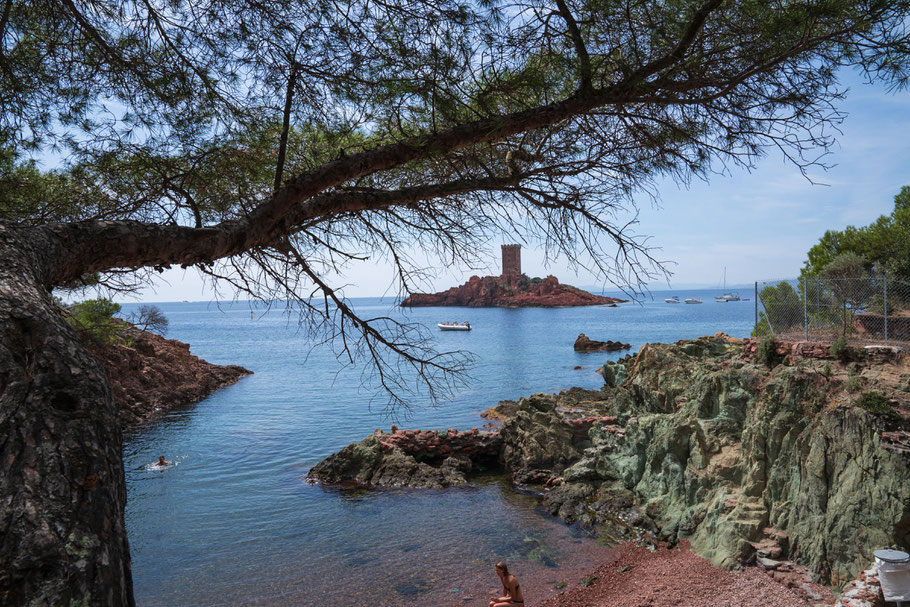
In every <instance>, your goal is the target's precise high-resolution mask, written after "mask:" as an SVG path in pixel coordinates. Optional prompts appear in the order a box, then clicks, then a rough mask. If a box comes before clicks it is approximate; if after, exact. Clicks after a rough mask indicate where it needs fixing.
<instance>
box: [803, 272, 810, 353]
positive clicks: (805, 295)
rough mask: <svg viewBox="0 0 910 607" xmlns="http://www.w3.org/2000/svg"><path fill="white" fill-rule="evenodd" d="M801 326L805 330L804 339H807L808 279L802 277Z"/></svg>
mask: <svg viewBox="0 0 910 607" xmlns="http://www.w3.org/2000/svg"><path fill="white" fill-rule="evenodd" d="M803 327H804V328H805V330H806V341H809V279H808V278H807V277H803Z"/></svg>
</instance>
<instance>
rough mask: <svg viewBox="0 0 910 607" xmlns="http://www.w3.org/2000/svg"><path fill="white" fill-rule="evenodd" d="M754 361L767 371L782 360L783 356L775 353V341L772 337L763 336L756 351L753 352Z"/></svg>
mask: <svg viewBox="0 0 910 607" xmlns="http://www.w3.org/2000/svg"><path fill="white" fill-rule="evenodd" d="M755 360H757V361H758V362H760V363H762V364H763V365H765V366H766V367H768V368H769V369H773V368H774V367H775V366H776V365H778V364H780V362H781V361H782V360H783V356H781V355H780V354H778V353H777V340H776V339H774V336H773V335H765V336H764V337H762V338H761V341H760V342H758V349H756V350H755Z"/></svg>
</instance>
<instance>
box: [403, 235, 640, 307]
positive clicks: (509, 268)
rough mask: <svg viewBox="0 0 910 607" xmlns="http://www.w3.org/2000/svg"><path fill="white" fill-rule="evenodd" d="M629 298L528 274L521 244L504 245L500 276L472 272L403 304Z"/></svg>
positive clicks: (559, 303) (553, 303) (552, 303)
mask: <svg viewBox="0 0 910 607" xmlns="http://www.w3.org/2000/svg"><path fill="white" fill-rule="evenodd" d="M625 301H626V300H624V299H616V298H615V297H604V296H602V295H594V294H593V293H588V292H587V291H583V290H581V289H578V288H576V287H572V286H569V285H564V284H561V283H560V282H559V280H558V279H557V278H556V277H555V276H547V277H546V278H542V279H541V278H528V276H527V275H526V274H523V273H522V272H521V251H520V247H519V245H503V246H502V275H501V276H483V277H481V276H472V277H471V278H470V279H469V280H468V282H466V283H465V284H463V285H461V286H458V287H452V288H451V289H449V290H447V291H442V292H440V293H414V294H413V295H411V296H410V297H407V298H405V299H404V300H402V302H401V305H402V306H404V307H422V306H467V307H470V308H563V307H572V306H602V305H615V304H617V303H623V302H625Z"/></svg>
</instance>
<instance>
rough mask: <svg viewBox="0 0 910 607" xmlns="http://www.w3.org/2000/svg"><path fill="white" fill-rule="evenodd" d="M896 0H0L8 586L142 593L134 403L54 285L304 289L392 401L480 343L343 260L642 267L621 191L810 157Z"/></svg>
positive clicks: (405, 275) (307, 302)
mask: <svg viewBox="0 0 910 607" xmlns="http://www.w3.org/2000/svg"><path fill="white" fill-rule="evenodd" d="M908 5H910V2H908V1H907V0H825V1H820V0H795V1H791V2H768V1H767V0H737V1H732V0H727V1H723V0H704V1H701V2H694V1H685V0H624V1H622V2H615V1H592V0H541V1H540V2H532V3H522V2H516V3H514V4H513V3H510V2H508V0H502V1H497V0H478V1H477V2H470V3H469V2H460V1H458V0H396V1H393V2H373V1H372V0H350V1H349V2H344V3H338V2H329V1H326V0H314V1H312V2H306V3H303V2H294V1H291V2H288V1H287V0H281V1H278V0H258V1H257V2H242V1H241V2H226V1H224V0H207V1H206V2H193V3H189V4H184V3H181V2H164V1H161V0H143V1H141V2H133V1H130V0H125V1H119V0H118V1H116V2H115V1H113V0H62V1H57V0H31V1H29V0H22V1H19V0H8V1H7V2H4V3H3V4H2V6H0V73H2V77H0V107H2V112H0V145H2V147H3V148H5V150H7V152H4V153H5V154H6V156H5V157H4V158H5V159H6V160H5V161H4V163H3V164H2V166H0V168H2V170H0V217H2V218H3V219H2V222H0V258H2V262H0V324H2V327H3V331H4V340H3V341H2V343H0V377H3V381H2V382H0V436H2V437H3V441H2V443H0V462H2V464H0V466H2V471H0V503H2V504H3V505H2V506H0V538H2V539H0V603H2V604H11V605H16V604H23V603H26V602H29V601H31V602H32V604H55V605H59V604H66V605H68V604H83V605H85V604H91V605H102V604H103V605H130V604H132V603H133V599H132V582H131V577H130V560H129V550H128V543H127V538H126V534H125V531H124V522H123V507H124V501H125V495H126V491H125V486H124V474H123V464H122V461H121V454H120V448H121V435H120V430H119V428H118V424H117V423H116V419H117V412H116V409H115V407H114V404H113V401H112V398H111V391H110V389H109V388H108V386H107V384H106V383H105V380H104V374H103V373H102V371H101V369H100V368H99V366H98V365H97V363H96V362H94V361H93V360H92V359H91V357H90V356H89V354H88V353H87V350H86V348H85V347H84V346H83V345H82V343H81V342H80V341H79V339H78V337H77V336H76V334H75V333H74V332H73V330H72V329H71V328H70V327H69V325H68V324H67V323H66V322H65V320H64V318H63V317H62V315H61V313H60V311H59V309H58V306H56V305H55V304H54V303H53V301H52V298H51V291H52V289H53V288H55V287H58V286H78V285H79V284H84V283H85V282H86V280H89V281H92V282H95V281H97V282H99V283H100V284H109V285H112V286H114V287H117V288H125V287H129V286H130V285H131V284H135V283H136V281H142V280H144V279H145V277H146V276H147V275H148V274H147V273H148V272H153V271H156V270H161V269H163V268H166V267H170V266H175V265H179V266H182V267H196V268H198V269H200V270H201V271H203V272H205V273H206V274H207V275H209V276H211V277H213V279H217V280H219V281H222V284H226V285H228V286H230V287H231V288H233V289H237V290H239V291H240V292H243V293H246V294H248V295H250V296H252V297H258V298H263V299H275V298H289V299H291V300H293V301H294V302H296V305H297V306H298V307H299V308H300V310H301V313H302V314H303V315H304V321H305V322H306V323H307V326H309V327H310V328H311V330H312V333H313V335H314V337H318V338H321V339H323V340H325V341H328V342H330V343H331V344H334V347H336V348H337V350H338V353H339V356H341V357H343V358H346V359H348V360H356V359H357V357H358V355H360V356H363V357H364V358H365V359H366V360H368V361H371V362H372V364H373V366H372V369H373V370H374V376H373V377H374V379H375V380H376V381H377V382H378V384H380V385H381V386H382V387H384V388H385V389H386V390H387V391H388V393H389V394H390V398H391V402H392V404H393V405H394V404H396V403H400V402H403V401H404V400H405V399H407V398H411V395H410V394H409V393H408V389H409V388H411V387H412V386H414V385H422V386H423V388H425V389H426V390H428V391H429V392H430V396H431V397H432V396H433V395H434V394H435V392H434V391H437V390H440V389H445V388H446V387H447V386H451V382H452V381H453V378H454V377H456V376H453V372H457V371H458V370H459V368H460V366H461V365H463V364H464V362H465V361H464V359H463V358H461V357H459V355H458V354H457V353H450V354H445V353H436V352H433V351H432V349H430V348H429V346H428V345H427V343H426V341H424V340H423V339H422V335H421V333H420V332H419V330H418V329H417V328H415V327H413V326H410V325H402V324H397V323H394V322H392V321H390V320H389V319H387V318H361V317H359V316H358V315H357V314H356V312H355V310H353V309H352V308H351V306H350V305H349V303H348V302H347V300H345V299H344V297H343V293H342V291H341V290H340V289H339V288H338V287H337V285H336V284H335V282H333V280H334V279H335V278H337V276H338V274H339V272H340V271H343V270H344V268H345V267H347V265H348V264H349V263H353V262H357V261H358V260H364V259H370V260H371V263H379V262H387V263H390V264H391V265H392V266H394V268H395V269H396V271H397V275H398V287H399V289H400V291H401V292H409V291H410V290H411V289H412V287H413V285H414V284H415V281H418V282H419V281H420V280H421V279H422V277H424V276H425V272H426V268H423V267H422V266H421V264H420V263H418V261H417V260H419V259H422V258H423V257H424V253H428V254H430V256H431V257H432V258H434V259H438V260H440V261H441V262H443V263H446V264H453V263H462V262H463V263H467V264H474V263H475V262H476V261H477V257H476V256H477V255H478V254H479V253H478V251H483V245H484V244H485V243H486V242H488V240H490V239H491V238H492V237H494V236H495V235H497V234H501V233H503V232H508V233H510V234H516V235H518V236H519V237H522V238H526V239H527V238H532V239H540V240H542V241H543V243H544V244H546V246H547V247H548V250H549V251H550V252H551V253H558V254H563V255H566V256H568V257H569V259H571V260H573V261H575V262H576V263H578V264H583V265H586V266H588V267H590V268H591V269H593V270H596V271H600V272H601V273H602V274H603V275H604V276H605V277H606V278H608V279H611V280H613V281H616V282H619V283H625V284H628V283H629V282H631V284H632V285H633V286H634V285H636V284H638V283H639V281H643V280H647V279H648V277H649V275H650V274H651V273H653V272H659V271H660V268H659V266H655V264H654V259H653V258H652V257H651V253H650V252H649V249H648V248H647V246H646V243H645V242H644V241H643V240H640V239H638V238H636V237H635V234H634V233H633V232H632V231H631V227H630V225H631V224H628V223H626V222H625V220H624V219H623V214H622V212H623V210H624V209H628V208H629V207H630V205H631V202H630V201H631V196H632V194H633V193H636V192H640V191H642V190H645V191H652V192H653V184H654V183H655V179H656V178H658V177H661V176H671V177H674V178H676V179H678V180H680V181H683V182H687V181H688V180H690V179H692V178H693V177H706V176H708V175H710V174H711V173H712V172H715V171H718V170H723V168H724V167H725V166H727V165H730V164H733V165H747V166H748V165H751V164H752V163H753V162H755V161H756V160H757V159H758V158H759V157H760V156H762V155H763V154H764V153H766V150H769V149H777V150H780V151H781V152H783V153H784V154H785V155H786V156H787V157H788V158H790V159H791V160H792V161H793V162H795V163H796V165H797V166H799V167H801V168H804V167H806V166H808V165H811V164H813V163H815V162H817V160H818V158H820V155H821V154H823V153H824V150H825V148H826V147H827V146H828V145H830V144H831V140H830V138H829V133H831V132H832V129H830V128H828V127H830V126H831V125H832V124H833V123H837V122H838V121H839V120H840V118H841V116H840V114H839V113H838V111H837V108H836V103H837V101H838V100H839V99H840V97H841V95H842V92H841V90H840V89H838V84H837V74H838V73H839V70H841V69H843V68H845V67H854V68H856V69H859V70H861V71H862V72H863V73H865V74H866V75H867V76H868V77H869V78H870V79H872V80H877V79H883V80H885V81H886V82H887V83H889V84H890V85H892V86H897V87H902V86H903V85H904V84H905V83H906V80H907V68H908V63H910V61H908V52H907V51H908V40H907V30H906V27H907V23H908V21H907V18H908ZM46 153H50V154H56V155H57V157H59V158H62V159H64V161H65V163H64V165H63V166H62V167H60V169H59V170H57V171H53V172H50V173H42V172H41V171H40V170H38V168H37V167H35V166H32V165H30V164H29V157H30V155H34V154H46ZM415 375H416V380H418V381H415Z"/></svg>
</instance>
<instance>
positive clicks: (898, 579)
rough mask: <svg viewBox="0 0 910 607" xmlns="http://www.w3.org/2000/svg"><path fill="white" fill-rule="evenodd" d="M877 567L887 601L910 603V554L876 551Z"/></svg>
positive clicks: (898, 551) (895, 551)
mask: <svg viewBox="0 0 910 607" xmlns="http://www.w3.org/2000/svg"><path fill="white" fill-rule="evenodd" d="M875 566H876V567H878V579H879V581H880V582H881V584H882V594H883V595H885V600H886V601H892V602H893V601H910V554H907V553H906V552H901V551H900V550H876V551H875Z"/></svg>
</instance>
